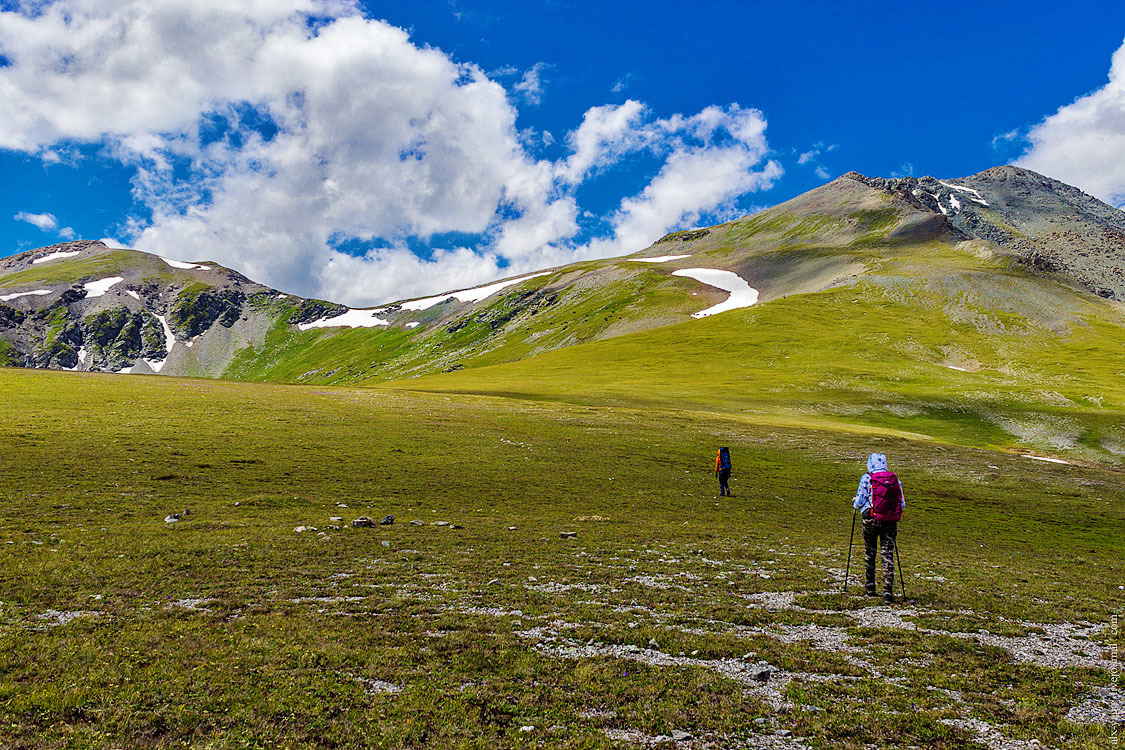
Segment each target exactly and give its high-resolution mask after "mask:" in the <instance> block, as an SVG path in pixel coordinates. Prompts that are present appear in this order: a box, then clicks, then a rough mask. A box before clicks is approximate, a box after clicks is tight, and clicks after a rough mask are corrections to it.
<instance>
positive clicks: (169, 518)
mask: <svg viewBox="0 0 1125 750" xmlns="http://www.w3.org/2000/svg"><path fill="white" fill-rule="evenodd" d="M179 520H180V514H179V513H169V514H168V515H166V516H164V523H175V522H176V521H179Z"/></svg>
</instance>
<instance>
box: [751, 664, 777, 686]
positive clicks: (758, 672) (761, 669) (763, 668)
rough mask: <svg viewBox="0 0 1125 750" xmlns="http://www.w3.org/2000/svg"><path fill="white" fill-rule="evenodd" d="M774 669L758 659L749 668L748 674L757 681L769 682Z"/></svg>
mask: <svg viewBox="0 0 1125 750" xmlns="http://www.w3.org/2000/svg"><path fill="white" fill-rule="evenodd" d="M776 671H777V670H776V669H774V668H773V667H772V666H770V664H769V663H768V662H764V661H760V662H758V663H757V664H755V665H754V666H753V667H751V668H750V676H751V677H753V678H754V679H755V680H757V681H758V682H769V681H770V675H772V674H773V673H774V672H776Z"/></svg>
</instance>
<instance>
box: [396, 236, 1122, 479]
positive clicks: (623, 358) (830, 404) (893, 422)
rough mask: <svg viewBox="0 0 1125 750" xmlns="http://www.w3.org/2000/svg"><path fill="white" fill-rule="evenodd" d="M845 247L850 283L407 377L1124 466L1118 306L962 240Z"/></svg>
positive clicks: (444, 386) (442, 387)
mask: <svg viewBox="0 0 1125 750" xmlns="http://www.w3.org/2000/svg"><path fill="white" fill-rule="evenodd" d="M849 254H851V256H852V257H858V258H862V260H863V262H864V263H865V265H866V267H867V269H868V271H867V273H866V274H865V275H864V276H863V277H859V278H857V279H855V280H854V281H853V283H852V284H850V285H845V286H838V287H835V288H832V289H828V290H825V291H821V292H815V293H810V294H804V295H800V296H789V297H786V298H784V299H774V300H772V301H769V302H766V303H763V304H759V305H757V306H755V307H752V308H748V309H744V310H737V311H733V312H730V313H726V314H723V315H720V316H715V317H711V318H706V319H702V320H693V321H691V322H688V323H683V324H679V325H675V326H669V327H664V328H660V329H656V330H652V331H647V332H643V333H637V334H632V335H628V336H622V337H619V338H614V339H611V340H607V341H599V342H595V343H589V344H584V345H581V346H574V347H570V348H566V349H561V350H558V351H554V352H550V353H546V354H542V355H540V356H538V357H535V358H533V359H527V360H522V361H518V362H512V363H509V364H505V365H502V366H494V367H488V368H484V369H474V370H465V371H463V372H457V373H451V374H448V375H444V376H442V377H440V378H437V377H431V378H419V379H415V380H411V381H409V382H408V387H410V388H415V389H421V390H435V391H460V392H471V393H492V394H503V395H518V396H521V397H527V398H552V399H562V400H571V401H576V402H585V401H590V400H597V399H600V398H605V397H611V398H614V399H616V400H618V401H619V402H620V403H627V404H635V405H657V406H662V407H675V408H686V409H701V408H702V409H708V410H715V411H720V412H724V413H732V414H743V415H748V416H749V415H753V416H755V417H756V418H757V417H758V416H760V415H764V416H765V417H766V418H768V419H771V420H777V419H784V420H785V421H790V422H792V421H797V422H808V423H826V422H832V423H836V424H856V425H866V426H877V427H881V428H887V429H893V430H898V431H903V432H909V433H914V434H921V435H927V436H930V437H933V438H936V439H939V440H943V441H950V442H958V443H962V444H969V445H981V446H986V445H987V446H1004V447H1015V446H1022V447H1025V448H1030V449H1034V450H1038V451H1048V452H1050V453H1052V454H1058V453H1061V454H1064V455H1070V456H1073V457H1077V458H1080V459H1081V458H1085V459H1089V460H1104V461H1110V462H1118V463H1119V462H1121V461H1122V460H1123V457H1125V428H1123V425H1122V422H1123V416H1125V385H1123V383H1125V381H1123V380H1122V375H1123V374H1125V372H1123V367H1125V364H1123V360H1122V359H1121V356H1120V352H1121V351H1123V350H1125V315H1123V314H1122V309H1121V307H1120V305H1117V304H1115V303H1111V302H1107V301H1104V300H1099V299H1097V298H1094V297H1092V296H1089V295H1084V294H1082V293H1080V292H1077V291H1073V290H1071V289H1068V288H1065V287H1062V286H1060V285H1058V284H1056V283H1054V282H1053V281H1050V280H1047V279H1043V278H1040V277H1036V276H1033V275H1032V274H1031V273H1030V272H1028V271H1026V270H1024V269H1022V268H1020V267H1017V266H1014V265H1013V264H1011V263H1009V262H1007V261H1006V260H1004V259H1003V258H1000V257H995V256H991V255H990V254H989V253H988V252H987V251H982V250H981V248H980V247H978V246H974V245H969V244H964V245H961V246H955V247H950V246H948V245H945V244H937V243H928V244H923V245H908V246H900V247H899V248H898V251H897V252H896V254H895V255H893V256H891V255H880V254H877V253H871V254H869V255H866V256H865V255H861V254H860V253H859V252H858V251H857V250H855V249H854V248H851V249H850V250H849ZM954 368H961V369H954Z"/></svg>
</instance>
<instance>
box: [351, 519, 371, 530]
mask: <svg viewBox="0 0 1125 750" xmlns="http://www.w3.org/2000/svg"><path fill="white" fill-rule="evenodd" d="M374 525H375V522H374V521H372V520H371V519H370V518H368V517H367V516H360V517H359V518H356V519H354V520H353V521H352V526H355V527H356V528H357V529H358V528H366V527H368V526H374Z"/></svg>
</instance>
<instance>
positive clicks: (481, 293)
mask: <svg viewBox="0 0 1125 750" xmlns="http://www.w3.org/2000/svg"><path fill="white" fill-rule="evenodd" d="M549 273H551V272H550V271H544V272H543V273H533V274H531V275H530V276H521V277H520V278H518V279H508V280H507V281H498V282H496V283H495V284H489V285H488V286H479V287H476V288H474V289H462V290H461V291H458V292H449V293H448V294H439V295H437V296H436V297H426V298H425V299H416V300H413V301H411V302H404V303H403V305H402V309H403V310H412V311H418V310H429V309H430V308H431V307H433V306H434V305H436V304H437V303H439V302H445V301H446V300H447V299H449V298H450V297H453V298H454V299H456V300H457V301H458V302H480V301H481V300H482V299H486V298H488V297H491V296H492V295H494V294H496V293H497V292H499V291H500V290H501V289H506V288H507V287H510V286H512V285H513V284H519V283H520V282H521V281H528V280H530V279H535V278H538V277H540V276H546V275H547V274H549Z"/></svg>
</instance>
